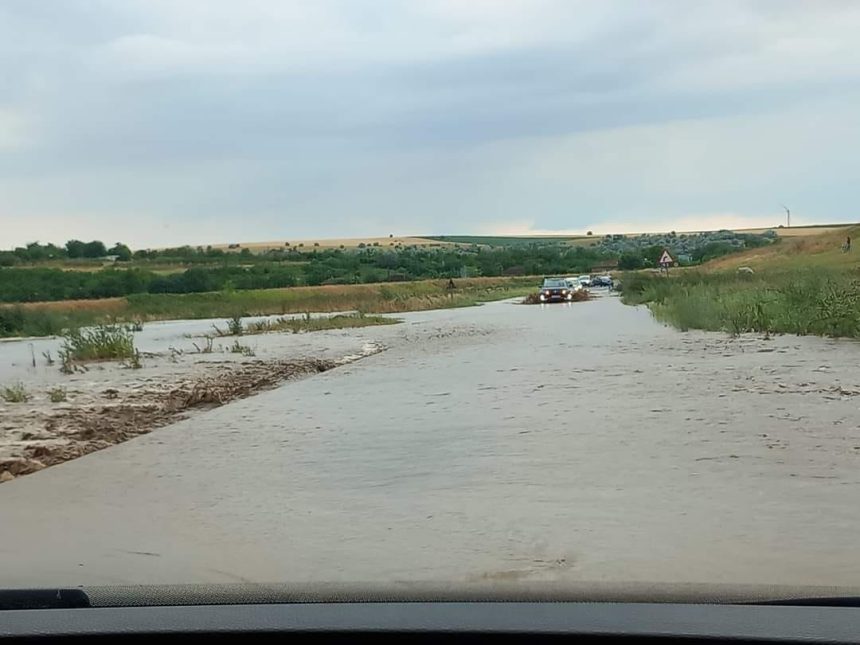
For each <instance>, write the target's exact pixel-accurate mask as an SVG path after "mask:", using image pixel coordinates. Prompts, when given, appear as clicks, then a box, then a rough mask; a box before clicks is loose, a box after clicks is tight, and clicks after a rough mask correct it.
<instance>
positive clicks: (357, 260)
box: [0, 246, 605, 303]
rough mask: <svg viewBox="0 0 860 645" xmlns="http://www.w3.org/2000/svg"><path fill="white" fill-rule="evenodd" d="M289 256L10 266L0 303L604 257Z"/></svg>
mask: <svg viewBox="0 0 860 645" xmlns="http://www.w3.org/2000/svg"><path fill="white" fill-rule="evenodd" d="M294 256H295V257H293V258H291V259H290V260H289V261H286V260H285V261H274V260H271V259H269V260H259V259H258V260H257V261H256V262H255V263H252V264H250V265H238V264H211V265H201V266H192V267H190V268H187V269H185V270H181V271H177V272H174V273H168V274H162V273H158V272H156V271H153V270H150V269H146V268H139V267H128V268H121V267H117V266H111V267H108V268H104V269H101V270H98V271H75V270H63V269H59V268H47V267H38V266H37V267H32V268H20V267H9V268H5V269H2V270H0V302H7V303H8V302H37V301H45V300H68V299H88V298H110V297H116V296H126V295H131V294H135V293H199V292H205V291H221V290H229V289H269V288H279V287H292V286H301V285H308V286H314V285H323V284H360V283H370V282H388V281H391V282H394V281H404V280H417V279H424V278H457V277H475V276H502V275H542V274H552V273H583V272H586V271H590V270H591V268H592V266H594V265H595V264H598V263H600V262H601V261H605V258H603V256H602V255H601V254H600V253H598V252H597V251H594V250H591V249H587V248H578V247H569V246H541V247H535V248H531V249H529V248H522V247H516V248H493V249H486V248H480V247H478V248H475V249H462V248H456V247H443V248H438V249H422V248H401V249H394V248H391V249H382V248H373V247H371V248H366V249H364V250H360V251H343V250H340V249H325V250H315V251H307V252H300V253H296V254H294Z"/></svg>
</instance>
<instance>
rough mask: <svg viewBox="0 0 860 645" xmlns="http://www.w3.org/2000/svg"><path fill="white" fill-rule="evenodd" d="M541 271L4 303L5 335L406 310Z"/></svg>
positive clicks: (495, 294) (462, 298) (0, 314)
mask: <svg viewBox="0 0 860 645" xmlns="http://www.w3.org/2000/svg"><path fill="white" fill-rule="evenodd" d="M537 282H538V278H534V277H525V278H523V277H516V278H469V279H462V280H455V283H456V288H455V289H453V290H449V289H447V288H446V285H447V280H421V281H415V282H388V283H377V284H361V285H336V286H335V285H332V286H320V287H291V288H284V289H259V290H247V291H246V290H236V291H217V292H208V293H194V294H137V295H132V296H128V297H127V298H114V299H111V300H109V301H102V300H93V301H81V300H76V301H68V302H52V303H33V304H27V305H6V306H0V337H14V336H52V335H60V334H62V333H64V330H67V329H73V328H78V327H82V326H88V325H98V324H110V325H117V324H119V323H124V322H132V321H137V322H140V323H143V322H144V321H149V320H178V319H200V318H222V317H223V318H231V317H236V316H241V317H247V316H263V315H272V314H292V313H304V312H307V311H312V312H315V313H333V312H338V311H360V312H362V313H366V314H372V313H400V312H406V311H423V310H426V309H443V308H448V307H468V306H471V305H476V304H479V303H481V302H488V301H492V300H501V299H504V298H513V297H522V296H525V295H526V294H528V293H529V292H531V291H533V290H534V288H535V286H536V284H537Z"/></svg>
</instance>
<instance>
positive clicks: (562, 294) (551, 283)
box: [538, 278, 573, 302]
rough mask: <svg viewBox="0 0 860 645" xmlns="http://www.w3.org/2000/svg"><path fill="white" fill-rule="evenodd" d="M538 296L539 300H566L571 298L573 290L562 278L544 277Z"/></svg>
mask: <svg viewBox="0 0 860 645" xmlns="http://www.w3.org/2000/svg"><path fill="white" fill-rule="evenodd" d="M538 298H540V301H541V302H567V301H568V300H572V299H573V290H572V289H571V288H570V285H569V284H568V283H567V280H565V279H564V278H544V281H543V284H542V285H541V288H540V293H539V294H538Z"/></svg>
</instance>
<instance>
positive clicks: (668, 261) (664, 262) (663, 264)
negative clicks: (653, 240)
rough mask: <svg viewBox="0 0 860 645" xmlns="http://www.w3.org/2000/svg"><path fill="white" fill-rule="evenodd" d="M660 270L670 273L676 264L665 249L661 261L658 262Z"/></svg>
mask: <svg viewBox="0 0 860 645" xmlns="http://www.w3.org/2000/svg"><path fill="white" fill-rule="evenodd" d="M658 264H659V265H660V268H661V269H662V270H663V271H665V272H666V273H669V267H670V266H672V265H673V264H675V260H673V259H672V256H671V255H669V251H667V250H666V249H663V255H661V256H660V260H659V261H658Z"/></svg>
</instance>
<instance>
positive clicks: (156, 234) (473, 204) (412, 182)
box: [0, 0, 860, 248]
mask: <svg viewBox="0 0 860 645" xmlns="http://www.w3.org/2000/svg"><path fill="white" fill-rule="evenodd" d="M858 34H860V2H855V1H854V0H832V1H830V0H814V1H813V0H803V1H792V0H754V1H748V2H743V1H740V0H715V1H713V2H708V1H705V0H702V1H697V2H690V1H689V0H662V1H661V0H652V1H649V2H645V1H644V0H618V1H616V0H591V1H582V0H400V1H394V0H308V1H306V2H295V1H291V0H241V2H240V1H238V0H64V1H63V2H48V1H44V2H42V1H38V2H37V1H34V0H0V247H3V248H5V247H9V246H12V245H15V244H21V243H25V242H28V241H34V240H41V241H56V242H62V241H65V240H66V239H68V238H70V237H78V238H86V239H89V238H94V237H95V238H99V239H103V240H104V241H106V242H114V241H117V240H121V241H125V242H127V243H130V244H132V245H133V246H150V245H170V244H180V243H192V244H196V243H210V242H211V243H216V242H229V241H253V240H268V239H302V238H314V237H349V236H365V235H387V234H388V233H395V234H398V235H402V234H422V233H423V234H431V233H436V234H444V233H478V234H480V233H527V232H544V231H559V232H568V231H573V232H583V231H585V230H588V229H593V230H595V231H596V232H598V231H599V232H611V231H619V232H620V231H634V230H660V229H671V228H674V229H678V230H681V229H699V228H712V227H720V226H738V225H743V224H749V225H774V224H776V223H779V222H781V221H782V219H783V216H782V215H781V209H780V204H781V203H786V204H789V205H790V207H791V208H792V212H793V219H794V221H795V222H797V223H816V222H818V223H821V222H832V221H852V220H857V219H860V217H858V214H857V212H856V211H857V204H858V202H860V195H858V193H860V172H858V170H860V159H858V157H860V38H858Z"/></svg>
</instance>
